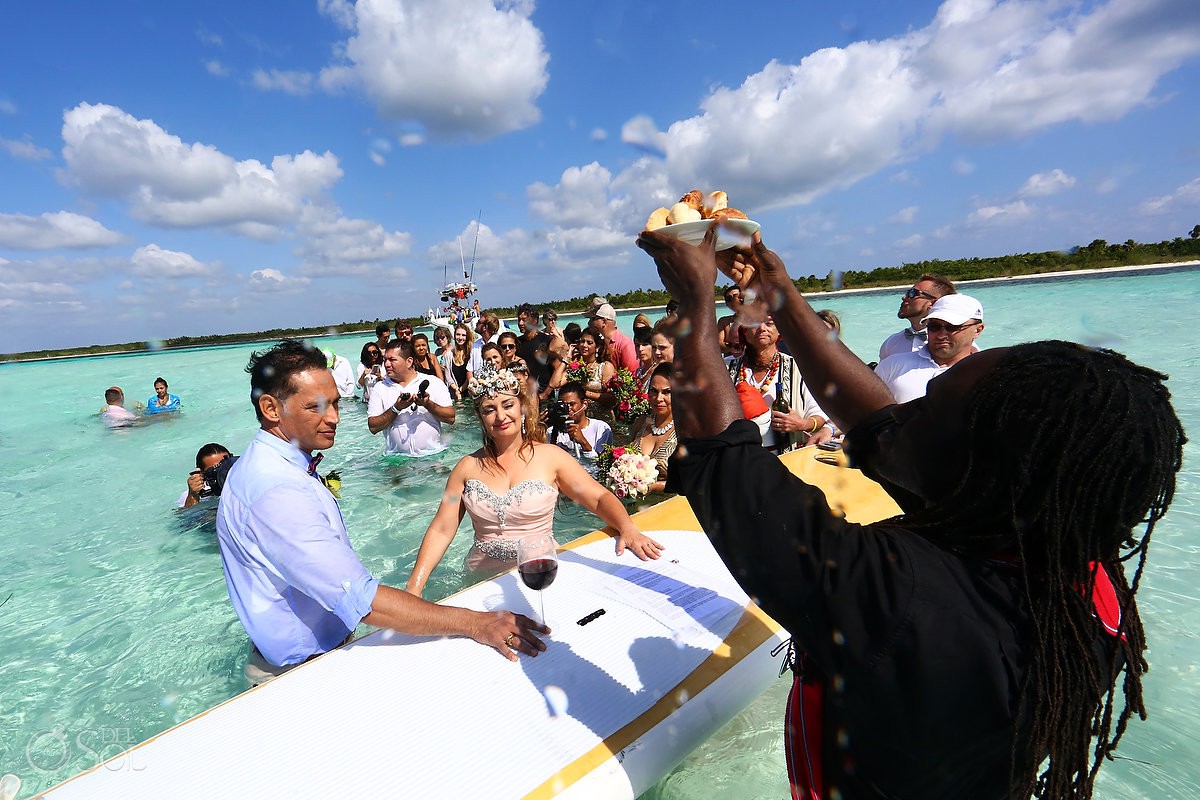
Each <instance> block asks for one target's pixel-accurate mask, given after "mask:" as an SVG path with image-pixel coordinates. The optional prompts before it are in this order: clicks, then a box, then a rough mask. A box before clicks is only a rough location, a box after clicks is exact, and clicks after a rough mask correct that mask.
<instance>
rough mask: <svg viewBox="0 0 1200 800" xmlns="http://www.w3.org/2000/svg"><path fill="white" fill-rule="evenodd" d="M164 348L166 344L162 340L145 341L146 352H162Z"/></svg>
mask: <svg viewBox="0 0 1200 800" xmlns="http://www.w3.org/2000/svg"><path fill="white" fill-rule="evenodd" d="M164 347H166V343H164V342H163V340H162V339H147V340H146V349H147V350H162V349H163V348H164Z"/></svg>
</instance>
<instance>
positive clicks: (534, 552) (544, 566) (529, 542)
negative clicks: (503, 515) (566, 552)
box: [517, 534, 558, 625]
mask: <svg viewBox="0 0 1200 800" xmlns="http://www.w3.org/2000/svg"><path fill="white" fill-rule="evenodd" d="M517 572H519V573H520V574H521V580H522V581H523V582H524V583H525V585H526V586H528V587H529V588H530V589H533V590H534V591H535V592H537V593H538V594H539V595H541V599H542V624H543V625H545V624H546V595H545V594H544V593H543V592H542V590H543V589H545V588H546V587H547V586H549V585H550V584H552V583H554V578H555V576H556V575H558V543H557V542H555V541H554V537H553V536H546V535H544V534H535V535H533V536H525V537H523V538H521V539H519V540H518V541H517Z"/></svg>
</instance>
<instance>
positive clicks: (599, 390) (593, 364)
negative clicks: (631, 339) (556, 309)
mask: <svg viewBox="0 0 1200 800" xmlns="http://www.w3.org/2000/svg"><path fill="white" fill-rule="evenodd" d="M605 344H606V343H605V341H604V334H602V333H599V332H597V331H595V330H593V329H592V328H584V329H583V330H582V331H580V333H579V341H578V342H577V343H576V345H575V346H576V347H577V348H578V350H579V361H580V363H582V364H583V368H584V369H585V370H586V371H587V381H586V382H585V383H584V384H583V388H584V389H585V390H586V391H587V399H588V400H591V401H592V402H596V401H597V400H600V399H601V398H602V397H603V396H604V395H605V393H606V390H605V388H604V387H605V385H606V384H607V383H608V382H609V380H610V379H611V378H612V376H613V375H615V374H616V369H615V368H614V367H613V365H612V364H611V363H610V362H608V361H606V360H605V359H604V356H605ZM609 395H610V400H611V393H609Z"/></svg>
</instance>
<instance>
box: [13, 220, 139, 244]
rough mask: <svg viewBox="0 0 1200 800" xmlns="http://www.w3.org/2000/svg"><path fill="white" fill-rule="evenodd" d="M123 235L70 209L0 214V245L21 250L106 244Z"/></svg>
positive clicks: (121, 239) (118, 239)
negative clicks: (37, 213)
mask: <svg viewBox="0 0 1200 800" xmlns="http://www.w3.org/2000/svg"><path fill="white" fill-rule="evenodd" d="M124 238H125V237H123V236H122V235H121V234H119V233H117V232H116V231H110V230H109V229H108V228H106V227H104V225H102V224H101V223H100V222H97V221H96V220H94V219H92V218H91V217H85V216H83V215H81V214H74V213H72V212H70V211H55V212H46V213H45V214H42V215H40V216H37V217H31V216H28V215H26V214H0V245H4V246H5V247H13V248H17V249H19V250H53V249H56V248H59V247H70V248H85V247H107V246H108V245H113V244H118V243H119V242H121V241H123V240H124Z"/></svg>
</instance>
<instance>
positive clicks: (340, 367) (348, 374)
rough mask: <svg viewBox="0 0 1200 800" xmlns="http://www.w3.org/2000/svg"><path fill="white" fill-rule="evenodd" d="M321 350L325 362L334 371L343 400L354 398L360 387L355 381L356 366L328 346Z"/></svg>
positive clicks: (335, 381)
mask: <svg viewBox="0 0 1200 800" xmlns="http://www.w3.org/2000/svg"><path fill="white" fill-rule="evenodd" d="M321 352H322V353H323V354H324V356H325V363H326V364H328V365H329V371H330V372H331V373H333V381H334V383H336V384H337V387H338V395H339V396H340V397H341V398H342V399H343V400H352V399H354V397H355V394H354V391H355V389H357V388H358V385H357V384H356V383H355V376H354V367H353V366H352V365H351V364H350V362H349V360H347V359H346V358H344V357H342V356H339V355H338V354H337V353H335V352H333V351H332V350H330V349H329V348H328V347H326V348H324V349H322V350H321Z"/></svg>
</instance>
